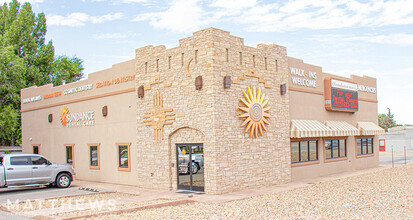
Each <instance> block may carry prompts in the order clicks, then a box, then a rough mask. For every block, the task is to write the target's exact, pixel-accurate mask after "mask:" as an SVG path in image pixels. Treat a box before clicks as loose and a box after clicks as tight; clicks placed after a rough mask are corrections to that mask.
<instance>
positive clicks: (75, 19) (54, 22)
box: [46, 12, 123, 27]
mask: <svg viewBox="0 0 413 220" xmlns="http://www.w3.org/2000/svg"><path fill="white" fill-rule="evenodd" d="M46 18H47V20H46V21H47V25H48V26H71V27H79V26H84V25H85V24H86V23H93V24H100V23H104V22H106V21H114V20H119V19H122V18H123V14H122V13H114V14H106V15H102V16H91V15H88V14H85V13H80V12H75V13H71V14H69V15H66V16H61V15H46Z"/></svg>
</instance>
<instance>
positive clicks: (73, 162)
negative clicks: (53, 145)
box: [65, 144, 90, 167]
mask: <svg viewBox="0 0 413 220" xmlns="http://www.w3.org/2000/svg"><path fill="white" fill-rule="evenodd" d="M68 147H71V148H72V164H71V165H72V167H75V144H65V154H66V163H67V164H69V163H68V162H67V148H68ZM89 151H90V149H89Z"/></svg>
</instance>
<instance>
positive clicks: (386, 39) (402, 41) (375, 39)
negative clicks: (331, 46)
mask: <svg viewBox="0 0 413 220" xmlns="http://www.w3.org/2000/svg"><path fill="white" fill-rule="evenodd" d="M312 39H313V40H317V41H320V42H343V41H364V42H369V43H379V44H392V45H399V46H413V34H405V33H394V34H389V35H372V34H371V35H365V36H350V35H342V34H327V35H321V36H316V37H313V38H312Z"/></svg>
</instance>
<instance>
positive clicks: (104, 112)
mask: <svg viewBox="0 0 413 220" xmlns="http://www.w3.org/2000/svg"><path fill="white" fill-rule="evenodd" d="M102 115H103V117H106V116H108V106H107V105H105V106H103V108H102Z"/></svg>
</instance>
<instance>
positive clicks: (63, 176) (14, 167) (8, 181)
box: [0, 154, 75, 188]
mask: <svg viewBox="0 0 413 220" xmlns="http://www.w3.org/2000/svg"><path fill="white" fill-rule="evenodd" d="M74 175H75V172H74V170H73V167H72V166H71V165H70V164H61V163H53V162H51V161H50V160H48V159H47V158H46V157H44V156H41V155H38V154H5V155H0V187H9V186H27V185H50V186H56V187H58V188H67V187H69V186H70V185H71V183H72V181H73V178H74Z"/></svg>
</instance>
